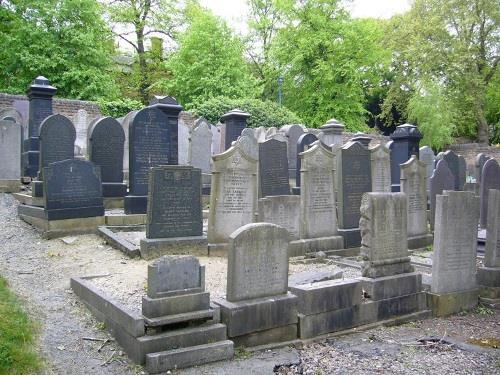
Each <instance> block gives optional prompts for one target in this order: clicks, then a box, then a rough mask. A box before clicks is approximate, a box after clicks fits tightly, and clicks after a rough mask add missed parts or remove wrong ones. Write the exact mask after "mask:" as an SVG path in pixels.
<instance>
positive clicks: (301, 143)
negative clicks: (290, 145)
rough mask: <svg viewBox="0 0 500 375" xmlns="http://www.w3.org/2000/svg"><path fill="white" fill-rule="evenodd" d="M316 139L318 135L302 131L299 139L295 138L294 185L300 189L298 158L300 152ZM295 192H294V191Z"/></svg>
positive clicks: (300, 163)
mask: <svg viewBox="0 0 500 375" xmlns="http://www.w3.org/2000/svg"><path fill="white" fill-rule="evenodd" d="M317 140H318V137H316V136H315V135H314V134H312V133H304V134H302V135H301V136H300V137H299V139H298V140H297V145H296V148H297V152H296V155H297V160H296V166H295V168H296V169H295V186H296V188H298V189H299V191H300V169H301V167H302V159H301V158H300V154H301V153H302V152H304V151H306V150H308V149H309V148H310V146H311V144H312V143H314V142H316V141H317ZM294 194H296V193H294Z"/></svg>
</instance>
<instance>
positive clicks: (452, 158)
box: [437, 150, 465, 191]
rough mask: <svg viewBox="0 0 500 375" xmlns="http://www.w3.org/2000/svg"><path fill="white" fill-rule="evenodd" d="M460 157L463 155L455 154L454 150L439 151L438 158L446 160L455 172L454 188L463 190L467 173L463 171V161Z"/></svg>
mask: <svg viewBox="0 0 500 375" xmlns="http://www.w3.org/2000/svg"><path fill="white" fill-rule="evenodd" d="M460 158H461V156H460V155H457V154H455V153H454V152H453V151H452V150H448V151H446V152H443V153H439V154H438V158H437V159H442V160H444V161H446V164H447V165H448V168H449V169H450V171H451V173H453V176H454V178H455V184H454V187H453V190H457V191H458V190H462V189H463V186H464V184H465V173H464V172H461V170H462V167H461V164H462V163H463V162H461V161H460Z"/></svg>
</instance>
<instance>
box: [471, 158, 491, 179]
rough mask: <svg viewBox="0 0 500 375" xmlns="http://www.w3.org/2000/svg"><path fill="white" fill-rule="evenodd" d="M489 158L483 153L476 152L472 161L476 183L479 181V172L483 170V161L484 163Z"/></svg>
mask: <svg viewBox="0 0 500 375" xmlns="http://www.w3.org/2000/svg"><path fill="white" fill-rule="evenodd" d="M490 159H491V157H489V156H488V155H486V154H483V153H480V154H477V156H476V159H475V161H474V167H475V174H474V177H475V178H476V182H477V183H478V184H480V183H481V174H482V172H483V167H484V163H486V162H487V161H488V160H490Z"/></svg>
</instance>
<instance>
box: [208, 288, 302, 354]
mask: <svg viewBox="0 0 500 375" xmlns="http://www.w3.org/2000/svg"><path fill="white" fill-rule="evenodd" d="M214 302H215V304H217V305H219V306H220V311H221V320H222V322H223V323H225V324H226V325H227V332H228V337H229V338H236V337H239V336H244V335H249V334H253V333H256V332H262V331H267V330H270V329H273V328H279V327H284V326H288V325H296V324H297V302H298V298H297V297H296V296H295V295H293V294H291V293H288V294H282V295H278V296H272V297H263V298H256V299H252V300H247V301H239V302H229V301H227V300H226V299H222V298H220V299H216V300H214ZM241 339H242V338H241ZM250 341H251V342H253V343H256V341H259V342H260V341H261V340H250ZM250 341H249V342H250ZM283 341H288V337H287V340H283ZM257 345H260V344H257Z"/></svg>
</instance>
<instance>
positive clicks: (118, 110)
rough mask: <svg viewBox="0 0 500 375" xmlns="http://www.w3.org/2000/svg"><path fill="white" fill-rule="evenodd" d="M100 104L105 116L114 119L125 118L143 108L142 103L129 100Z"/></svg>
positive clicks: (103, 101) (101, 101)
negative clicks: (131, 112)
mask: <svg viewBox="0 0 500 375" xmlns="http://www.w3.org/2000/svg"><path fill="white" fill-rule="evenodd" d="M98 104H99V107H100V108H101V113H102V114H103V116H111V117H114V118H118V117H123V116H125V115H126V114H127V113H129V112H130V111H133V110H136V109H141V108H142V107H143V105H142V103H141V102H139V101H137V100H133V99H127V98H125V99H118V100H113V101H106V100H99V101H98Z"/></svg>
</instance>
